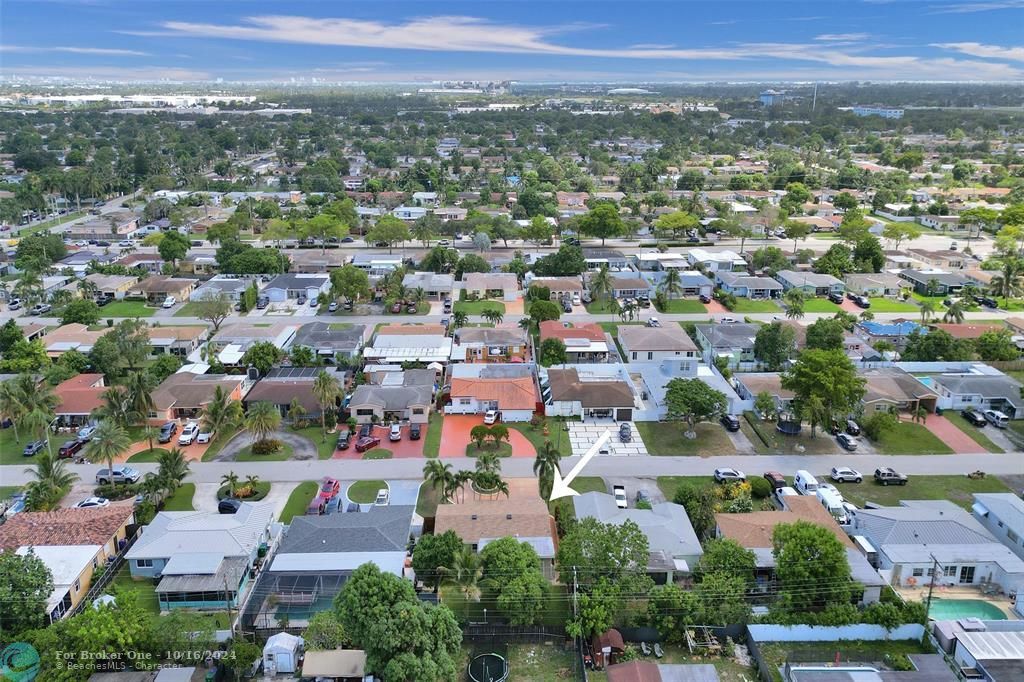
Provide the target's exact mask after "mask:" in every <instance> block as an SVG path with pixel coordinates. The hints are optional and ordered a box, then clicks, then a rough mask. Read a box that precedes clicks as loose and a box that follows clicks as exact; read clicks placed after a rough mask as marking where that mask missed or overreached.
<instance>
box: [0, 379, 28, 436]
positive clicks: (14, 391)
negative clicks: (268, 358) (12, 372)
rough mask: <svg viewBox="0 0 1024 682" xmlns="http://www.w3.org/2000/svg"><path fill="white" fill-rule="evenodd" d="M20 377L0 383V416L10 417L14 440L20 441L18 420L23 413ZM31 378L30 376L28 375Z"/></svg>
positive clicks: (23, 405)
mask: <svg viewBox="0 0 1024 682" xmlns="http://www.w3.org/2000/svg"><path fill="white" fill-rule="evenodd" d="M19 378H20V377H15V378H14V379H8V380H7V381H5V382H3V383H2V384H0V416H2V417H3V418H4V419H10V420H11V422H13V424H14V440H15V442H17V443H20V442H21V435H20V434H19V433H18V422H20V421H21V418H22V415H24V414H25V404H24V403H23V402H22V400H21V393H20V391H19V387H18V380H19ZM29 378H30V379H31V377H29Z"/></svg>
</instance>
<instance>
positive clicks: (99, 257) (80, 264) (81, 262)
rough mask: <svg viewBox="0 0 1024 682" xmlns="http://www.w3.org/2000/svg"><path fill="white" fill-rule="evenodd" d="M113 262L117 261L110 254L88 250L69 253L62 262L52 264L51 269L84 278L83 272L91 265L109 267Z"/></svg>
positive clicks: (115, 257)
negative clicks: (70, 272) (67, 271)
mask: <svg viewBox="0 0 1024 682" xmlns="http://www.w3.org/2000/svg"><path fill="white" fill-rule="evenodd" d="M115 260H117V256H115V255H114V254H110V253H100V252H98V251H89V250H85V251H75V252H73V253H69V254H68V255H67V256H66V257H65V258H63V259H62V260H59V261H57V262H56V263H54V266H53V267H54V269H56V270H57V271H58V272H63V271H64V270H71V271H72V272H74V273H75V277H84V276H85V271H86V270H87V269H88V268H89V265H90V264H91V263H96V264H97V265H110V264H111V263H113V262H114V261H115Z"/></svg>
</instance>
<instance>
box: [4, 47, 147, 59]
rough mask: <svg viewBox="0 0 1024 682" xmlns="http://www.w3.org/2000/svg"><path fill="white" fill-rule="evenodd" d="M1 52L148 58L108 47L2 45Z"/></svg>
mask: <svg viewBox="0 0 1024 682" xmlns="http://www.w3.org/2000/svg"><path fill="white" fill-rule="evenodd" d="M0 52H29V53H37V52H67V53H70V54H94V55H102V56H105V57H148V56H150V55H149V53H148V52H139V51H138V50H120V49H114V48H106V47H67V46H58V47H36V46H28V45H0Z"/></svg>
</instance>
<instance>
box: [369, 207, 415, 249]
mask: <svg viewBox="0 0 1024 682" xmlns="http://www.w3.org/2000/svg"><path fill="white" fill-rule="evenodd" d="M409 238H410V235H409V227H408V226H407V225H406V224H405V223H404V222H402V220H400V219H399V218H396V217H394V216H392V215H386V216H383V217H382V218H381V219H380V220H378V221H377V224H376V225H374V226H373V228H372V229H371V230H370V231H369V232H367V234H366V241H367V242H369V243H383V244H387V247H388V253H391V249H392V248H394V246H395V245H396V244H401V243H402V242H404V241H408V240H409Z"/></svg>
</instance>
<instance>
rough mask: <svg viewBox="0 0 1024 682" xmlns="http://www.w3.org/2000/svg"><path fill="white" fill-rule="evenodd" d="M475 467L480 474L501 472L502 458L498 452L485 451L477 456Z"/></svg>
mask: <svg viewBox="0 0 1024 682" xmlns="http://www.w3.org/2000/svg"><path fill="white" fill-rule="evenodd" d="M475 468H476V472H477V473H478V474H497V473H501V459H500V458H499V457H498V453H496V452H483V453H481V454H480V456H479V457H477V458H476V465H475Z"/></svg>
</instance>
